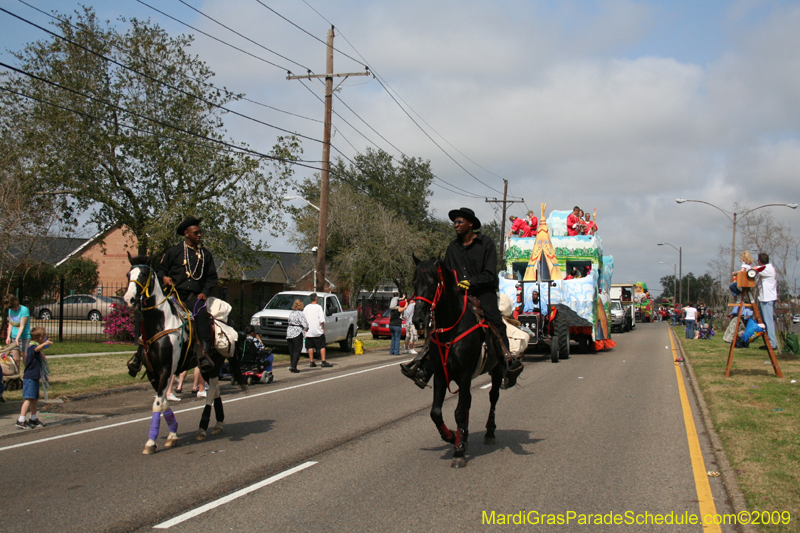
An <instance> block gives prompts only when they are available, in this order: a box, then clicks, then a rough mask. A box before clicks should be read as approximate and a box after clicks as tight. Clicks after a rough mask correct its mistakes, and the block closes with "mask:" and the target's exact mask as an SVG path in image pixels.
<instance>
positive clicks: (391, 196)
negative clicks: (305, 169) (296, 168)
mask: <svg viewBox="0 0 800 533" xmlns="http://www.w3.org/2000/svg"><path fill="white" fill-rule="evenodd" d="M330 175H331V183H334V182H336V181H342V182H344V183H347V184H348V185H350V186H351V187H352V188H353V189H354V190H355V191H358V192H360V193H362V194H365V195H367V196H369V197H371V198H375V199H376V200H377V201H378V203H380V204H381V205H383V206H384V207H386V208H387V209H389V210H390V211H393V212H395V213H397V214H398V215H400V216H401V217H402V218H403V219H404V220H405V221H406V222H408V223H409V224H411V225H412V226H414V227H416V228H423V227H424V226H425V225H426V224H427V223H428V222H429V220H430V218H431V217H430V216H429V214H428V208H429V204H428V197H430V196H431V195H432V194H433V193H432V192H431V190H430V186H431V184H432V183H433V173H432V172H431V164H430V161H423V160H422V159H418V158H416V157H407V156H405V155H404V156H401V158H400V161H399V162H398V161H396V160H395V159H394V158H393V157H392V156H390V155H389V154H387V153H386V152H384V151H383V150H373V149H372V148H367V150H366V151H365V152H364V153H363V154H358V155H356V156H355V157H353V160H352V162H351V163H349V164H345V162H344V160H342V158H337V159H336V161H335V162H334V164H333V165H332V167H331V171H330ZM300 193H301V194H302V196H303V197H304V198H309V199H312V198H319V180H318V179H313V180H312V179H306V180H305V181H304V182H303V184H302V185H301V187H300Z"/></svg>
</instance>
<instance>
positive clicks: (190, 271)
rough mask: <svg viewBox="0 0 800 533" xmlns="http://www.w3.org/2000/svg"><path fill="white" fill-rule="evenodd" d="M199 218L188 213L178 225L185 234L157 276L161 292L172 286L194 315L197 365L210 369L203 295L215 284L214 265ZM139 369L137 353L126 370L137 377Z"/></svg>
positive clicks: (208, 319)
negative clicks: (206, 246) (197, 341)
mask: <svg viewBox="0 0 800 533" xmlns="http://www.w3.org/2000/svg"><path fill="white" fill-rule="evenodd" d="M202 220H203V219H202V218H195V217H193V216H190V217H188V218H186V219H185V220H184V221H183V222H181V224H180V225H179V226H178V228H177V230H176V232H177V234H178V235H180V236H181V237H185V239H184V241H183V242H182V243H181V244H178V245H176V246H173V247H172V248H170V249H169V250H167V252H166V253H165V254H164V256H163V257H162V258H161V263H160V264H159V265H158V268H157V269H156V275H157V276H158V279H160V280H161V282H162V284H163V286H164V291H165V292H167V291H168V290H169V286H170V285H172V286H174V287H175V291H176V292H177V293H178V297H179V298H180V301H181V303H182V304H183V306H184V307H185V308H186V310H188V312H189V313H191V314H192V315H193V316H194V322H193V326H192V327H193V329H194V331H195V333H196V338H197V339H198V340H199V341H200V350H199V351H198V350H195V353H196V354H197V366H198V367H199V368H200V370H201V371H205V372H209V371H211V369H212V368H213V367H214V363H213V361H211V359H210V357H209V354H211V317H210V315H209V314H208V309H207V307H206V298H207V297H208V295H209V293H210V292H211V291H212V290H213V289H214V287H216V286H217V267H216V265H215V264H214V257H213V256H212V255H211V252H210V251H208V250H207V249H205V248H203V244H202V240H203V235H202V232H201V230H200V222H202ZM141 368H142V360H141V359H140V357H139V353H138V352H137V354H136V356H135V357H134V358H133V359H132V360H131V362H130V363H128V373H129V374H130V375H131V376H134V377H135V376H136V374H138V373H139V370H141Z"/></svg>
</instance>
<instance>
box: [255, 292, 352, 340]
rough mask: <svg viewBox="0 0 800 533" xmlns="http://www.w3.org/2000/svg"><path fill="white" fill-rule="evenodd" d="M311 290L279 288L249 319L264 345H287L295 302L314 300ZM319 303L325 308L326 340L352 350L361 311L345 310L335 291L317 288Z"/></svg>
mask: <svg viewBox="0 0 800 533" xmlns="http://www.w3.org/2000/svg"><path fill="white" fill-rule="evenodd" d="M311 294H312V293H311V292H309V291H287V292H279V293H278V294H276V295H275V296H273V297H272V299H271V300H270V301H269V303H267V305H266V306H265V307H264V309H262V310H261V311H259V312H258V313H256V314H254V315H253V316H252V318H251V319H250V325H251V326H253V327H254V328H255V330H256V333H258V334H259V335H260V336H261V340H263V341H264V345H265V346H286V329H287V328H288V327H289V313H291V311H292V304H293V303H294V301H295V300H300V301H302V302H303V305H308V304H310V303H311ZM317 297H318V298H319V302H318V303H319V305H321V306H322V308H323V309H324V310H325V340H326V341H327V342H328V344H330V343H333V342H338V343H339V347H340V348H341V349H342V350H343V351H345V352H349V351H351V350H352V349H353V339H355V337H356V334H357V333H358V331H357V325H356V322H357V320H358V311H343V310H342V306H341V304H340V303H339V299H338V298H337V297H336V295H335V294H329V293H327V292H318V293H317Z"/></svg>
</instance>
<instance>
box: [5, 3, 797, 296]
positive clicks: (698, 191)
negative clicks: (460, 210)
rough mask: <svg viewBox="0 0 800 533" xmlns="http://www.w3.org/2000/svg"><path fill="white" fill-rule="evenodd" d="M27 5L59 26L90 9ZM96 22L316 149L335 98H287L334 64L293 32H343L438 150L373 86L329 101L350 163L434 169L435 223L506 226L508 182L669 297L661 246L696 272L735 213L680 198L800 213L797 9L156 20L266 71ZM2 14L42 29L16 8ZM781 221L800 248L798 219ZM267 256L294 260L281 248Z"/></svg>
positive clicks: (460, 8) (225, 15)
mask: <svg viewBox="0 0 800 533" xmlns="http://www.w3.org/2000/svg"><path fill="white" fill-rule="evenodd" d="M26 1H27V2H29V3H30V4H32V5H34V6H36V7H38V8H40V9H43V10H46V11H49V10H52V9H58V10H59V11H62V12H65V11H70V10H72V9H74V8H75V7H77V5H78V4H77V2H73V0H60V1H51V0H47V1H45V0H26ZM85 2H86V3H87V4H89V5H93V6H94V7H95V9H96V10H97V11H98V13H99V14H100V15H101V17H103V18H106V19H111V20H115V19H117V18H118V17H120V16H125V17H133V16H135V17H139V18H148V17H149V18H151V19H152V20H153V21H156V22H158V23H159V24H160V25H161V26H163V27H164V28H166V29H167V30H168V31H169V32H170V33H173V34H178V33H182V32H183V33H194V34H195V35H196V42H195V45H194V46H193V47H192V48H193V51H194V52H195V53H196V54H198V55H199V56H200V57H201V58H202V59H204V60H205V61H206V62H208V63H209V65H210V66H211V68H212V70H214V71H215V72H216V74H217V76H216V84H218V85H223V86H226V87H228V88H229V89H231V90H234V91H236V92H244V93H246V94H247V96H248V97H249V98H251V99H253V100H256V101H257V102H260V103H263V104H267V105H270V106H273V107H276V108H279V109H280V110H283V111H288V112H291V113H294V114H297V115H301V116H302V117H304V118H300V117H296V116H293V115H289V114H286V113H283V112H278V111H275V110H272V109H269V108H265V107H263V106H259V105H256V104H253V103H250V102H240V103H238V104H237V106H236V109H237V110H238V111H240V112H242V113H246V114H248V115H250V116H253V117H257V118H258V119H260V120H263V121H265V122H268V123H271V124H274V125H276V126H280V127H282V128H286V129H289V130H291V131H295V132H298V133H301V134H303V135H307V136H309V137H313V138H315V139H321V137H322V124H321V123H320V122H318V121H319V120H321V119H322V114H323V106H322V104H321V103H320V101H319V100H318V99H317V98H316V97H315V96H314V94H312V92H313V93H315V94H316V95H319V96H321V95H322V92H321V90H320V89H319V88H318V87H314V86H313V85H312V84H310V83H308V82H306V85H307V87H303V85H302V84H301V83H300V82H298V81H287V80H286V69H287V68H288V69H291V70H292V71H293V72H295V73H298V74H302V73H305V70H306V69H310V70H312V71H313V72H315V73H320V72H324V71H325V46H324V44H322V43H321V42H320V41H319V40H315V39H314V38H313V37H311V36H309V35H308V34H306V33H304V32H303V31H301V29H298V27H296V26H299V27H300V28H302V29H303V30H306V31H307V32H308V33H310V34H312V35H313V36H315V37H317V38H318V39H321V40H323V41H324V40H325V39H326V35H327V31H328V29H329V28H330V23H332V24H333V25H334V26H335V27H336V34H337V35H336V40H335V47H336V48H337V49H338V50H339V51H337V52H336V54H335V59H334V61H335V63H334V70H335V71H336V72H356V71H362V70H363V66H364V64H365V62H366V64H369V65H370V66H371V67H372V70H373V72H376V73H377V74H378V75H379V76H380V77H381V79H382V80H383V81H384V85H386V87H388V88H389V91H393V94H394V97H395V98H396V99H397V101H398V102H400V103H401V104H402V105H403V107H404V108H405V110H406V111H407V112H408V114H410V115H411V116H412V117H414V120H415V121H416V122H417V124H419V125H420V126H421V127H422V128H423V129H424V130H425V132H427V134H428V135H429V136H430V137H432V138H433V140H434V141H436V143H438V145H439V146H440V147H441V148H440V147H437V145H436V144H435V143H434V142H433V141H432V140H431V139H430V138H428V136H426V134H425V133H423V131H422V130H421V129H420V127H418V126H417V125H416V124H415V123H414V122H412V120H411V119H410V118H409V117H408V115H407V114H406V112H404V111H403V108H401V106H400V105H399V104H398V103H397V102H395V100H393V99H392V97H391V96H390V94H389V91H387V90H386V89H384V87H383V86H382V85H381V84H380V83H379V82H378V81H376V80H375V79H373V78H371V77H352V78H349V79H347V80H346V81H344V83H343V84H342V90H341V92H338V93H337V95H338V97H339V98H340V99H335V100H334V110H335V111H336V112H338V113H339V114H341V117H342V118H339V117H336V116H335V117H334V120H333V123H334V127H335V129H336V130H335V133H334V137H333V141H332V143H333V145H334V147H335V148H336V149H338V150H341V152H342V153H344V154H345V155H347V156H348V157H352V156H353V155H354V154H355V153H356V150H358V151H363V150H364V149H365V148H366V147H368V146H372V147H375V145H377V146H379V147H381V148H383V149H384V150H386V151H387V152H389V153H391V154H394V155H398V154H399V152H398V150H399V151H402V153H405V154H407V155H409V156H416V157H422V158H424V159H430V161H431V164H432V168H433V171H434V173H435V174H436V175H437V177H438V178H437V182H436V185H435V186H434V188H433V191H434V195H433V197H432V199H431V204H432V206H433V207H434V208H435V210H436V212H437V213H438V214H439V215H441V216H446V213H447V211H448V210H450V209H452V208H455V207H460V206H469V207H472V208H474V209H475V211H476V212H477V213H478V215H479V217H480V218H481V219H482V220H491V219H493V218H498V219H499V214H498V213H497V212H495V211H494V210H493V209H492V205H494V204H489V203H486V202H485V198H487V197H488V198H496V197H501V196H502V187H503V183H502V179H501V178H505V179H507V180H508V181H509V193H510V195H513V196H516V197H520V198H524V201H525V202H524V203H522V204H514V205H513V206H511V208H510V212H509V213H510V214H517V215H522V214H523V212H524V210H525V208H526V207H529V208H531V209H534V210H535V211H536V212H537V214H538V212H539V209H540V203H542V202H546V203H547V206H548V211H549V210H552V209H569V208H571V207H572V206H573V205H576V204H577V205H580V206H582V207H583V208H584V209H585V210H587V211H590V210H593V209H594V208H597V223H598V226H599V227H600V235H601V236H602V239H603V247H604V251H605V253H606V254H610V255H613V256H614V257H615V263H616V269H615V272H614V281H616V282H625V281H627V280H634V281H646V282H647V283H648V285H650V287H651V288H653V289H658V288H660V287H659V284H658V280H659V278H661V277H662V276H664V275H667V274H671V273H672V265H673V264H674V263H676V262H677V260H678V254H677V252H675V251H674V250H673V249H672V248H669V247H667V246H657V243H658V242H661V241H667V242H670V243H672V244H674V245H675V246H676V247H682V249H683V272H684V273H686V272H689V271H692V272H694V273H695V274H700V273H703V272H705V271H706V270H707V266H706V264H707V263H708V261H709V260H710V259H713V258H714V257H716V254H717V248H718V245H719V244H720V243H722V244H728V243H730V238H731V227H730V223H729V222H728V221H727V219H726V218H725V217H724V215H723V214H722V213H720V212H718V211H716V210H715V209H713V208H711V207H708V206H705V205H702V204H690V203H685V204H681V205H678V204H676V203H675V198H678V197H682V198H690V199H696V200H704V201H707V202H710V203H713V204H716V205H717V206H719V207H720V208H722V209H725V210H728V211H732V210H733V209H734V205H735V203H737V202H738V203H739V204H743V205H746V206H749V207H756V206H759V205H762V204H769V203H782V202H800V180H799V179H798V177H800V32H798V31H797V28H798V27H800V3H798V2H781V1H769V0H765V1H759V0H741V1H735V2H721V1H705V0H704V1H702V2H698V1H696V0H695V1H669V2H668V1H664V2H657V1H650V2H645V1H642V2H634V1H628V0H610V1H569V0H567V1H554V0H553V1H495V2H486V1H476V0H458V1H455V0H452V1H450V0H445V1H442V0H440V1H436V2H431V1H429V0H426V1H422V0H403V1H396V0H380V1H376V0H363V1H357V0H326V1H325V2H322V1H321V0H280V1H276V0H261V3H260V2H259V1H258V0H226V1H221V0H205V1H202V0H185V2H186V4H188V5H189V6H192V7H194V8H195V9H197V10H199V11H201V12H202V13H204V14H205V15H208V17H211V18H213V19H215V20H216V21H218V22H220V23H222V24H224V25H226V26H228V27H229V28H231V29H233V30H235V31H237V32H239V33H241V34H242V35H244V36H246V37H248V38H249V39H252V40H253V41H255V42H256V43H258V44H259V45H261V46H263V48H262V47H260V46H257V45H256V44H253V43H252V42H249V41H247V40H245V39H243V38H242V37H239V36H237V35H235V34H233V33H231V32H230V31H229V30H227V29H225V28H223V27H222V26H220V25H219V24H217V23H216V22H214V21H213V20H211V19H210V18H206V17H204V16H203V15H201V14H199V13H198V12H197V11H193V10H192V9H190V7H187V5H186V4H184V3H181V1H180V0H160V1H157V0H143V2H146V3H147V4H150V5H151V6H154V7H157V8H158V9H160V10H162V11H163V12H164V13H166V14H168V15H170V16H172V17H174V18H175V19H178V20H179V21H182V22H185V23H187V24H190V25H192V26H194V27H196V28H198V29H199V30H202V31H204V32H207V33H209V34H211V35H213V36H215V37H217V38H219V39H221V40H223V41H226V42H228V43H230V44H233V45H235V46H237V47H240V48H242V49H244V50H247V51H248V52H250V53H251V54H253V55H255V56H258V58H261V59H258V58H254V57H252V56H248V55H246V54H244V53H242V52H239V51H236V50H233V49H232V48H229V47H228V46H226V45H224V44H221V43H220V42H218V41H214V40H213V39H211V38H209V37H206V36H204V35H201V34H199V33H197V32H195V31H194V30H192V29H189V28H187V27H186V26H184V25H182V24H181V23H179V22H177V21H175V20H171V19H169V18H168V17H167V16H165V15H164V14H161V13H158V12H156V11H154V10H152V9H150V8H148V7H147V6H145V5H144V4H143V3H140V2H138V1H136V0H115V1H113V2H112V1H99V0H98V1H96V2H92V1H91V0H85ZM0 6H2V7H4V8H5V9H8V10H9V11H12V12H14V13H16V14H18V15H21V16H23V17H25V18H27V19H29V20H31V21H33V22H36V23H38V24H41V25H46V23H47V22H48V18H47V17H46V16H44V15H42V14H40V13H37V12H36V11H34V10H33V9H31V8H30V7H28V6H26V5H24V4H22V3H20V2H19V1H17V0H0ZM265 6H269V8H271V9H272V10H274V11H275V12H277V13H279V14H280V15H282V16H283V17H285V19H288V20H289V21H291V22H292V23H294V24H295V25H296V26H294V25H292V24H290V23H289V22H287V20H285V19H284V18H281V17H280V16H278V15H276V13H274V12H272V11H270V10H269V9H267V7H265ZM315 10H316V12H315ZM326 19H327V20H326ZM119 24H120V25H121V24H122V23H119ZM43 37H44V35H43V34H42V32H41V31H40V30H36V29H34V28H31V27H26V26H25V25H24V24H22V23H20V22H19V21H17V20H15V19H13V18H11V17H9V16H8V15H7V14H5V13H0V48H2V49H3V51H2V52H0V56H2V57H3V61H6V62H8V61H9V60H10V56H9V54H8V53H7V52H6V51H5V50H7V49H21V48H22V47H23V46H24V44H25V43H26V42H28V41H31V40H35V39H40V38H43ZM267 49H269V50H271V51H273V52H276V53H278V54H280V55H282V56H284V57H285V58H281V57H279V56H278V55H275V54H274V53H272V52H270V51H269V50H267ZM347 56H351V57H352V58H360V57H362V56H363V58H364V59H363V60H362V59H359V61H354V60H353V59H351V58H348V57H347ZM262 59H263V60H267V61H270V62H273V63H276V64H277V65H279V67H275V66H271V65H269V64H268V63H267V62H265V61H263V60H262ZM309 89H311V90H309ZM345 104H346V105H345ZM346 106H349V107H350V108H352V110H353V111H354V112H355V113H357V115H358V116H356V115H354V114H353V112H351V111H350V110H349V109H347V107H346ZM359 117H360V118H359ZM362 119H363V121H362ZM345 120H346V121H347V122H349V123H350V124H351V125H352V126H354V127H355V129H353V127H351V126H349V125H347V124H346V123H345V122H344V121H345ZM226 126H227V128H228V131H229V132H230V134H231V136H232V137H233V138H235V139H236V140H239V141H245V142H248V143H249V144H250V145H251V146H252V147H253V148H255V149H258V150H262V151H268V150H269V148H270V146H271V145H272V144H274V141H275V137H276V135H277V134H278V132H276V131H275V130H272V129H270V128H268V127H265V126H262V125H258V124H255V123H253V122H250V121H246V120H243V119H235V118H233V117H229V118H227V119H226ZM356 130H357V131H356ZM373 130H374V131H373ZM376 132H377V133H376ZM379 134H380V135H379ZM381 137H383V138H381ZM373 143H374V144H373ZM390 143H391V144H390ZM303 147H304V150H305V156H306V158H307V159H319V158H320V157H321V151H322V148H321V145H320V144H319V143H316V142H313V141H304V144H303ZM334 153H336V152H334ZM454 160H455V162H454ZM459 165H460V166H463V167H464V168H463V169H462V168H461V167H460V166H459ZM464 169H466V170H464ZM309 172H311V171H306V170H305V169H299V172H298V176H299V177H301V178H302V177H304V176H305V175H307V173H309ZM470 174H472V175H470ZM453 191H456V192H453ZM769 209H772V213H773V215H774V217H775V218H776V219H777V220H778V221H782V222H785V223H788V224H791V225H792V227H793V229H794V230H795V232H796V231H798V230H800V223H798V220H800V210H797V211H795V210H790V209H788V208H786V207H779V208H769ZM271 248H272V249H274V250H289V249H290V248H291V247H290V245H289V244H288V243H287V241H286V240H285V239H279V240H276V241H274V242H273V243H271ZM660 261H663V262H666V263H669V265H662V264H659V262H660ZM790 274H792V273H791V272H790ZM793 275H797V276H798V277H800V271H797V272H796V273H794V274H793ZM790 282H791V281H790Z"/></svg>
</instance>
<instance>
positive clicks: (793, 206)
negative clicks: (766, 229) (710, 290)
mask: <svg viewBox="0 0 800 533" xmlns="http://www.w3.org/2000/svg"><path fill="white" fill-rule="evenodd" d="M675 202H676V203H679V204H683V203H686V202H693V203H696V204H706V205H709V206H711V207H713V208H714V209H716V210H717V211H719V212H721V213H722V214H723V215H725V216H726V217H728V220H730V221H731V225H732V226H733V238H732V239H731V274H732V273H733V272H735V270H736V224H737V223H738V222H739V221H740V220H741V219H743V218H744V217H746V216H747V215H749V214H750V213H752V212H753V211H756V210H758V209H762V208H764V207H788V208H789V209H797V204H764V205H760V206H758V207H754V208H753V209H751V210H749V211H745V212H744V213H737V212H736V211H733V212H730V211H725V210H724V209H722V208H720V207H717V206H716V205H714V204H712V203H709V202H704V201H703V200H687V199H686V198H676V199H675ZM737 217H738V220H737Z"/></svg>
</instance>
